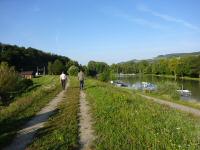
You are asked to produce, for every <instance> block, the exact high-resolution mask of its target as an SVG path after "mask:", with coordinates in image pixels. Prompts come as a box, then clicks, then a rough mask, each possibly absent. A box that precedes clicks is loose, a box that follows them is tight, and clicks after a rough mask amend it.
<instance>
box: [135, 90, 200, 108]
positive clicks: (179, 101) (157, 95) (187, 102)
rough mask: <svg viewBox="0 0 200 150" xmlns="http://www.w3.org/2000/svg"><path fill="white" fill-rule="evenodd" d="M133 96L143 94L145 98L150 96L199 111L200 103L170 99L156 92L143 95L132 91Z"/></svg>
mask: <svg viewBox="0 0 200 150" xmlns="http://www.w3.org/2000/svg"><path fill="white" fill-rule="evenodd" d="M134 92H135V94H137V93H139V94H143V95H147V96H151V97H154V98H159V99H162V100H165V101H170V102H174V103H177V104H181V105H184V106H189V107H192V108H196V109H200V103H199V102H196V101H185V100H182V99H176V98H172V97H171V96H169V95H168V94H159V93H156V92H151V93H144V92H140V91H134Z"/></svg>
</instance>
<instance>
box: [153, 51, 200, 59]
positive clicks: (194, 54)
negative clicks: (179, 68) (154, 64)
mask: <svg viewBox="0 0 200 150" xmlns="http://www.w3.org/2000/svg"><path fill="white" fill-rule="evenodd" d="M196 55H200V52H192V53H172V54H166V55H159V56H157V57H156V58H155V59H160V58H171V57H184V56H196Z"/></svg>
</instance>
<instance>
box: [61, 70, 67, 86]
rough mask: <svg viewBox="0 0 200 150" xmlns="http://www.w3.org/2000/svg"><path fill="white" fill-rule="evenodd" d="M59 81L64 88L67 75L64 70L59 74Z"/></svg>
mask: <svg viewBox="0 0 200 150" xmlns="http://www.w3.org/2000/svg"><path fill="white" fill-rule="evenodd" d="M60 82H61V85H62V89H63V90H65V86H66V83H67V76H66V74H65V73H64V72H62V74H61V75H60Z"/></svg>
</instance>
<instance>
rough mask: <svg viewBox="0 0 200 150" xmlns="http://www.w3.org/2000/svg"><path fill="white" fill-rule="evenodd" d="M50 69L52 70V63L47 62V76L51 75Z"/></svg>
mask: <svg viewBox="0 0 200 150" xmlns="http://www.w3.org/2000/svg"><path fill="white" fill-rule="evenodd" d="M52 68H53V65H52V62H48V74H50V75H51V74H53V70H52Z"/></svg>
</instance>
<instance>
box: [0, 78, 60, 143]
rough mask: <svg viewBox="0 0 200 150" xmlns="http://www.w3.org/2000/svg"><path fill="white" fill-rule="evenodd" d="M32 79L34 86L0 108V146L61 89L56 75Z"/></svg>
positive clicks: (10, 138) (7, 141)
mask: <svg viewBox="0 0 200 150" xmlns="http://www.w3.org/2000/svg"><path fill="white" fill-rule="evenodd" d="M33 80H34V85H37V86H36V87H35V88H33V89H32V90H30V91H29V92H27V93H24V94H22V95H21V96H18V97H16V98H15V100H14V101H13V102H12V103H11V104H10V105H9V106H4V107H1V108H0V147H3V146H5V145H7V144H9V143H10V142H11V140H12V138H13V137H14V136H15V135H16V132H17V130H19V129H20V127H21V126H22V125H24V124H25V123H26V122H27V121H28V120H30V118H32V117H33V116H34V115H35V114H36V113H37V112H38V111H39V110H40V109H41V108H43V107H44V106H45V105H46V104H47V103H48V102H49V101H50V100H51V99H52V98H53V97H54V96H55V95H57V94H58V92H59V91H60V90H61V87H60V82H59V77H58V76H44V77H40V78H36V79H33Z"/></svg>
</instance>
